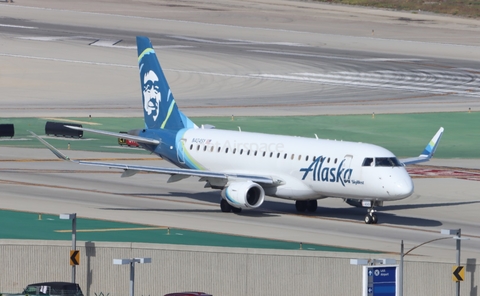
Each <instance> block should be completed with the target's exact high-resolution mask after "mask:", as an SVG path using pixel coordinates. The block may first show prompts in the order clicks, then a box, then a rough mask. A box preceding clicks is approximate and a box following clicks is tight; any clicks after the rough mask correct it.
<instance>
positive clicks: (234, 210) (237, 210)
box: [232, 207, 242, 214]
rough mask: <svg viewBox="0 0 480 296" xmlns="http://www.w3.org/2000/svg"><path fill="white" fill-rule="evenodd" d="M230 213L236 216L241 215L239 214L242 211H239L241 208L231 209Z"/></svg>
mask: <svg viewBox="0 0 480 296" xmlns="http://www.w3.org/2000/svg"><path fill="white" fill-rule="evenodd" d="M232 212H234V213H235V214H238V213H241V212H242V209H241V208H236V207H232Z"/></svg>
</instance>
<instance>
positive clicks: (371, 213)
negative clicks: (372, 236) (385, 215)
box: [365, 206, 378, 224]
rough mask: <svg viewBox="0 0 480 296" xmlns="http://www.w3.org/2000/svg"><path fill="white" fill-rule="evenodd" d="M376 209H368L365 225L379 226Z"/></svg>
mask: <svg viewBox="0 0 480 296" xmlns="http://www.w3.org/2000/svg"><path fill="white" fill-rule="evenodd" d="M375 212H376V211H375V209H374V208H373V206H372V207H371V208H369V209H368V213H367V215H366V216H365V224H377V222H378V218H377V215H376V214H375Z"/></svg>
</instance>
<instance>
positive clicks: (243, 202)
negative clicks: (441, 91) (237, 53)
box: [31, 36, 444, 224]
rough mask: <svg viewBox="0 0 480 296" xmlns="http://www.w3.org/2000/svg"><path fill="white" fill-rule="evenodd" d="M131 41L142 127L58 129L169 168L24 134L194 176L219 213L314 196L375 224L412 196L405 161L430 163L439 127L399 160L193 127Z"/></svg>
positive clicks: (149, 52)
mask: <svg viewBox="0 0 480 296" xmlns="http://www.w3.org/2000/svg"><path fill="white" fill-rule="evenodd" d="M136 40H137V50H138V64H139V70H140V82H141V89H142V103H143V112H144V122H145V127H144V128H142V129H136V130H131V131H129V132H128V133H127V134H125V133H115V132H109V131H102V130H95V129H90V128H83V127H76V126H69V125H65V126H66V127H68V128H71V129H76V130H82V131H84V132H91V133H96V134H101V135H107V136H113V137H117V138H122V139H126V140H132V141H135V142H137V143H138V144H139V145H140V146H141V147H142V148H144V149H146V150H148V151H150V152H152V153H154V154H156V155H158V156H160V157H161V158H162V159H164V160H167V161H168V162H170V163H172V164H174V165H175V166H176V167H175V168H166V167H154V166H141V165H130V164H118V163H107V162H94V161H82V160H71V159H70V158H69V157H68V156H66V155H64V154H63V153H62V152H60V151H59V150H57V149H56V148H55V147H53V146H52V145H50V144H49V143H47V142H46V141H45V140H43V139H42V138H40V137H39V136H37V135H35V134H34V133H33V132H31V133H32V134H33V135H34V136H35V137H36V138H37V139H38V140H39V141H41V142H42V143H43V144H44V145H45V146H46V147H48V148H49V149H50V150H51V151H52V152H53V153H54V154H55V155H56V156H57V157H58V158H60V159H62V160H66V161H72V162H74V163H77V164H81V165H91V166H98V167H108V168H114V169H120V170H123V171H124V172H123V174H122V177H130V176H133V175H135V174H136V173H138V172H152V173H159V174H167V175H170V177H169V179H168V181H167V182H168V183H171V182H178V181H180V180H182V179H185V178H188V177H192V176H193V177H199V178H200V179H199V181H203V182H205V187H206V188H213V189H220V190H221V199H220V209H221V211H222V212H234V213H240V212H241V211H242V209H255V208H258V207H260V206H261V205H262V203H263V202H264V199H265V196H271V197H277V198H282V199H290V200H295V208H296V210H297V211H298V212H315V211H316V210H317V206H318V203H317V200H319V199H323V198H327V197H332V198H341V199H343V200H344V201H345V202H347V203H348V204H349V205H352V206H357V207H364V208H368V210H367V214H366V216H365V219H364V222H365V223H366V224H376V223H377V222H378V218H377V215H376V210H375V207H377V206H383V202H385V201H393V200H400V199H404V198H407V197H408V196H410V195H411V194H412V193H413V188H414V186H413V182H412V179H411V178H410V175H409V174H408V172H407V170H406V168H405V166H406V165H410V164H415V163H420V162H425V161H428V160H430V159H431V158H432V156H433V155H434V153H435V151H436V149H437V147H438V144H439V143H440V139H441V137H442V135H443V132H444V129H443V127H441V128H440V129H439V130H438V131H437V133H436V134H435V135H434V137H433V138H432V140H431V141H430V142H428V144H427V146H426V147H425V149H424V150H423V151H422V153H421V154H420V155H419V156H418V157H413V158H408V159H400V160H399V159H397V157H396V156H395V155H394V154H393V153H392V152H390V151H389V150H387V149H385V148H382V147H380V146H377V145H373V144H368V143H356V142H348V141H336V140H325V139H319V138H318V137H316V138H313V137H312V138H305V137H294V136H283V135H271V134H263V133H253V132H244V131H231V130H221V129H216V128H215V127H213V126H208V125H207V126H200V127H199V126H197V125H196V124H195V123H193V121H192V120H190V119H189V118H188V117H187V116H186V115H185V114H183V113H182V112H181V111H180V109H179V108H178V106H177V104H176V101H175V99H174V97H173V94H172V92H171V90H170V87H169V85H168V83H167V80H166V78H165V75H164V73H163V71H162V68H161V66H160V63H159V61H158V59H157V56H156V53H155V51H154V49H153V46H152V44H151V41H150V39H149V38H147V37H142V36H138V37H137V38H136Z"/></svg>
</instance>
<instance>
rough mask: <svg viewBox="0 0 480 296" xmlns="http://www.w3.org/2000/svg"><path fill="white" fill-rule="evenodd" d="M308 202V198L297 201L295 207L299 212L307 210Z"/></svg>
mask: <svg viewBox="0 0 480 296" xmlns="http://www.w3.org/2000/svg"><path fill="white" fill-rule="evenodd" d="M307 206H308V202H307V201H306V200H297V201H295V208H296V209H297V212H305V211H306V210H307Z"/></svg>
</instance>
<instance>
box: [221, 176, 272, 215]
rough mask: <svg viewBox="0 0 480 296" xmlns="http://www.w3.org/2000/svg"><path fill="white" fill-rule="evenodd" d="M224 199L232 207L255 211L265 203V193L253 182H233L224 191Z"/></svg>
mask: <svg viewBox="0 0 480 296" xmlns="http://www.w3.org/2000/svg"><path fill="white" fill-rule="evenodd" d="M222 197H223V198H224V199H225V200H226V201H227V202H228V204H229V205H231V206H232V207H236V208H241V209H255V208H258V207H259V206H260V205H261V204H262V203H263V200H264V199H265V191H264V190H263V188H262V186H260V185H258V184H257V183H254V182H252V181H245V182H233V183H230V184H229V185H228V186H227V187H225V188H224V189H223V190H222Z"/></svg>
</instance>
